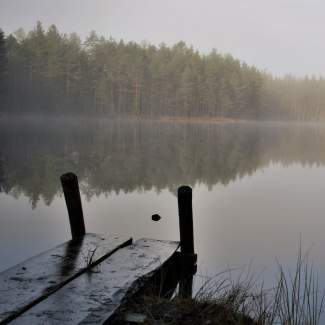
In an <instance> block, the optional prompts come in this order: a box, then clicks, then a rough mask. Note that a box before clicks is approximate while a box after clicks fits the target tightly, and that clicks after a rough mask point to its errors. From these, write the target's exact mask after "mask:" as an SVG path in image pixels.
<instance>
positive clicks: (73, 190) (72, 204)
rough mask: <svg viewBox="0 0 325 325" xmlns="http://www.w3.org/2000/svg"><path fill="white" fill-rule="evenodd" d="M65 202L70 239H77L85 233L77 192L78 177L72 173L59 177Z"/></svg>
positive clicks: (78, 193)
mask: <svg viewBox="0 0 325 325" xmlns="http://www.w3.org/2000/svg"><path fill="white" fill-rule="evenodd" d="M60 179H61V184H62V188H63V193H64V198H65V202H66V204H67V209H68V214H69V221H70V229H71V234H72V238H79V237H81V236H84V235H85V233H86V229H85V223H84V217H83V213H82V205H81V198H80V192H79V184H78V177H77V176H76V175H75V174H73V173H66V174H63V175H62V176H61V177H60Z"/></svg>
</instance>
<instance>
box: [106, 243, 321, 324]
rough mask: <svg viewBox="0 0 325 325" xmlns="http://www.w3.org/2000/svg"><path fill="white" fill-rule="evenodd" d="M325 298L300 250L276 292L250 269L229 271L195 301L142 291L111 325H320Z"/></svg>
mask: <svg viewBox="0 0 325 325" xmlns="http://www.w3.org/2000/svg"><path fill="white" fill-rule="evenodd" d="M291 271H292V270H291ZM324 297H325V291H324V290H323V289H321V288H320V287H319V282H318V275H317V273H316V272H315V270H314V268H313V264H312V263H311V261H310V260H309V258H308V253H307V254H305V255H302V253H301V248H300V249H299V253H298V257H297V262H296V266H295V269H294V270H293V272H290V271H287V270H285V269H284V267H283V266H282V265H280V264H278V272H277V278H276V285H275V286H274V287H273V288H271V289H265V288H264V287H263V283H261V284H259V281H258V279H257V278H256V277H254V275H252V274H250V271H249V270H248V271H247V272H244V273H242V274H240V275H239V277H238V278H237V279H233V277H232V270H229V271H225V272H221V273H219V274H218V275H216V276H215V277H213V278H210V279H208V280H206V281H205V282H204V283H203V285H202V286H201V287H200V288H199V289H198V291H197V292H196V294H195V295H194V297H193V298H192V299H189V298H186V299H185V298H182V297H179V296H178V295H177V293H176V294H174V296H173V298H172V299H167V298H165V297H162V296H159V294H158V295H157V294H151V293H150V290H149V292H147V291H146V292H140V294H138V295H136V296H135V297H133V298H131V300H130V299H129V300H127V301H126V302H125V303H124V304H123V305H122V306H121V307H120V308H119V310H118V312H117V313H116V315H115V317H114V319H113V320H112V322H111V324H114V325H124V324H129V322H128V321H127V320H129V319H133V320H141V321H135V323H141V324H146V325H162V324H163V325H167V324H168V325H183V324H187V325H275V324H281V325H318V324H322V323H323V317H324V316H323V315H322V314H323V307H324Z"/></svg>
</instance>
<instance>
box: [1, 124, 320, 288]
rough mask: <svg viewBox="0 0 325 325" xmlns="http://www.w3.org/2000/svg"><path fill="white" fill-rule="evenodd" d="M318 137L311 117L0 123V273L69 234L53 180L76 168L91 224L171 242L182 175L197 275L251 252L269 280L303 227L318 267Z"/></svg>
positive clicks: (290, 254)
mask: <svg viewBox="0 0 325 325" xmlns="http://www.w3.org/2000/svg"><path fill="white" fill-rule="evenodd" d="M324 140H325V127H324V126H322V125H312V124H310V125H306V124H305V125H293V124H272V123H259V124H254V123H241V124H214V125H213V124H210V125H209V124H175V123H149V122H134V121H133V122H131V121H119V122H117V121H115V122H114V121H109V120H102V121H99V120H91V121H89V120H88V121H87V120H73V119H71V120H68V119H66V120H59V119H56V120H55V119H51V120H46V119H45V120H40V119H38V120H36V119H34V120H31V119H20V120H14V121H4V120H2V121H0V190H1V193H0V222H1V227H0V262H1V263H0V270H3V269H5V268H7V267H9V266H11V265H14V264H16V263H17V262H19V261H21V260H24V259H26V258H27V257H30V256H32V255H35V254H37V253H39V252H41V251H44V250H46V249H49V248H51V247H53V246H55V245H57V244H59V243H62V242H63V241H65V240H68V239H69V238H70V233H69V225H68V217H67V212H66V207H65V204H64V201H63V196H62V192H61V187H60V181H59V177H60V175H61V174H63V173H65V172H67V171H72V172H74V173H76V174H77V175H78V177H79V180H80V181H81V184H80V185H81V186H80V187H81V191H82V200H83V206H84V215H85V222H86V229H87V231H89V232H96V233H110V234H117V235H121V234H122V235H128V236H132V237H133V238H140V237H151V238H162V239H171V240H177V239H178V235H179V234H178V218H177V199H176V196H175V193H176V188H177V187H178V186H179V185H181V184H188V185H191V186H193V187H194V191H193V198H194V201H193V207H194V226H195V227H194V230H195V239H196V242H195V245H196V252H197V253H198V257H199V260H198V267H199V270H198V274H207V275H212V274H215V273H218V272H220V271H221V270H223V269H225V268H226V267H227V266H229V267H235V268H237V267H239V268H241V267H243V266H244V265H248V264H249V263H250V261H253V262H254V265H255V266H256V269H257V272H260V271H261V270H264V269H267V270H268V273H267V275H266V276H265V279H266V280H268V279H270V282H269V283H272V282H271V281H272V280H273V279H274V273H275V269H276V259H278V260H279V261H280V262H281V263H283V264H284V265H285V266H291V265H294V264H295V260H296V254H297V250H298V246H299V238H300V234H301V235H302V237H303V243H302V244H303V248H305V249H309V248H311V247H312V253H313V256H314V257H316V262H317V263H315V268H316V269H317V270H318V271H319V274H322V275H324V274H325V262H324V261H325V259H324V256H323V247H324V246H325V236H324V234H323V233H324V229H325V200H324V193H325V166H324V165H325V150H324V149H325V141H324ZM15 198H17V199H15ZM32 208H33V209H34V210H32ZM155 213H158V214H159V215H160V216H161V217H162V218H161V220H160V221H159V222H153V221H152V220H151V216H152V215H153V214H155ZM320 282H322V283H321V284H322V287H325V276H321V277H320ZM266 283H268V282H267V281H266ZM323 284H324V286H323Z"/></svg>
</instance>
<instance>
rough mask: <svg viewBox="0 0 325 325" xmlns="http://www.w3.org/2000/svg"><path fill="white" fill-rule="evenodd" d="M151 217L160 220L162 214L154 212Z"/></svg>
mask: <svg viewBox="0 0 325 325" xmlns="http://www.w3.org/2000/svg"><path fill="white" fill-rule="evenodd" d="M151 219H152V220H153V221H159V220H160V219H161V216H160V215H159V214H153V215H152V216H151Z"/></svg>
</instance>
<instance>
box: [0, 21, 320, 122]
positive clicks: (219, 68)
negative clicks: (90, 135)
mask: <svg viewBox="0 0 325 325" xmlns="http://www.w3.org/2000/svg"><path fill="white" fill-rule="evenodd" d="M0 114H12V115H18V114H19V115H20V114H24V115H28V114H37V115H54V116H73V115H81V116H108V117H139V118H160V117H183V118H189V117H207V118H229V119H246V120H298V121H318V120H324V119H325V79H323V78H321V77H317V78H316V77H313V76H306V77H305V78H295V77H293V76H290V75H288V76H285V77H281V78H279V77H273V76H272V75H271V74H269V73H266V72H265V71H260V70H258V69H257V68H256V67H254V66H249V65H247V64H246V63H244V62H241V61H240V60H238V59H235V58H233V57H232V56H231V55H229V54H221V53H219V52H218V51H217V50H212V51H211V52H210V53H209V54H202V53H200V52H198V51H196V50H195V49H193V48H192V47H188V46H186V44H185V43H184V42H179V43H177V44H175V45H173V46H167V45H166V44H161V45H159V46H155V45H152V44H147V43H141V44H137V43H135V42H124V41H123V40H120V41H116V40H114V39H113V38H110V39H105V38H104V37H99V36H97V34H96V33H95V32H94V31H93V32H91V33H90V34H89V36H88V37H87V38H86V39H85V40H81V39H80V37H79V36H78V35H77V34H75V33H73V34H69V35H68V34H63V33H60V32H59V31H58V29H57V28H56V26H55V25H51V26H50V27H49V28H48V29H47V30H45V29H44V28H43V26H42V24H41V22H37V24H36V26H35V28H34V29H33V30H31V31H29V32H25V31H24V30H23V29H21V28H20V29H18V30H17V31H16V32H14V33H12V34H10V35H4V33H3V32H2V31H1V30H0Z"/></svg>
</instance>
